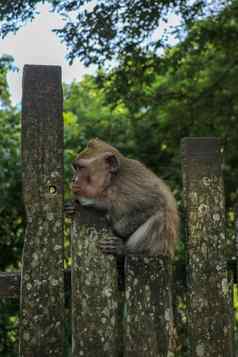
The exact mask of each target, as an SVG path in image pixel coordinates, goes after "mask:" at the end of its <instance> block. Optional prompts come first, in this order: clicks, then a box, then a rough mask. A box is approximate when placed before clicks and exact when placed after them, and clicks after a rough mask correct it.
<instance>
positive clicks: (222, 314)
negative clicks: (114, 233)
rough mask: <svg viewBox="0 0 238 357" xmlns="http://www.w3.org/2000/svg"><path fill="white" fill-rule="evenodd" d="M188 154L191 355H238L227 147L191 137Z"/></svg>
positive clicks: (185, 153)
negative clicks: (230, 268)
mask: <svg viewBox="0 0 238 357" xmlns="http://www.w3.org/2000/svg"><path fill="white" fill-rule="evenodd" d="M182 155H183V179H184V199H185V206H186V214H187V232H188V258H189V266H188V288H189V299H188V300H189V313H188V327H189V336H188V337H189V346H190V355H191V356H192V357H210V356H217V357H218V356H220V357H223V356H226V357H232V356H234V351H233V342H232V341H233V311H232V301H231V300H232V299H231V296H232V289H231V281H229V280H228V272H227V261H228V259H229V256H228V255H227V247H228V241H227V237H226V235H225V204H224V187H223V177H222V170H221V163H222V156H221V145H220V142H219V140H218V139H216V138H186V139H184V140H183V144H182Z"/></svg>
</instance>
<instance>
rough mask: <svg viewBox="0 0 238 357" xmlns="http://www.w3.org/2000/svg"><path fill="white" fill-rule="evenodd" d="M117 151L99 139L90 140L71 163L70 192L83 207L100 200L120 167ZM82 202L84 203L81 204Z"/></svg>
mask: <svg viewBox="0 0 238 357" xmlns="http://www.w3.org/2000/svg"><path fill="white" fill-rule="evenodd" d="M120 156H121V154H120V153H119V151H118V150H116V149H115V148H113V147H112V146H111V145H109V144H107V143H105V142H104V141H102V140H99V139H92V140H90V141H89V142H88V146H87V147H86V148H85V149H84V150H83V151H81V153H80V154H79V155H78V156H77V158H76V159H75V161H74V162H73V168H74V177H73V183H72V191H73V192H74V194H75V196H76V198H77V199H79V201H80V202H81V203H83V204H85V205H87V204H91V203H93V199H95V198H99V199H100V198H102V197H104V196H105V195H106V190H107V188H108V187H109V186H110V184H111V181H112V179H113V177H114V176H115V175H116V174H117V173H118V170H119V167H120ZM83 201H84V202H83Z"/></svg>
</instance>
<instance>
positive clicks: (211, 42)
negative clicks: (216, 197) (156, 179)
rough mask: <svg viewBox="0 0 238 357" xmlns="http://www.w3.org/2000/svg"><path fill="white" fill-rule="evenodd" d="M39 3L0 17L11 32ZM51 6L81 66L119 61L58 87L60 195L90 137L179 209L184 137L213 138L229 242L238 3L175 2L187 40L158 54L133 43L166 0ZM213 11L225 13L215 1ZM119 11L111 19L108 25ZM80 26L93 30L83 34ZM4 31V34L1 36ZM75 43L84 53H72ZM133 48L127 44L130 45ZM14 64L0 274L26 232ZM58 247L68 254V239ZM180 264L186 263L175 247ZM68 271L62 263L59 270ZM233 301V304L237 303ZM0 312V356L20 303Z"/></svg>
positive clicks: (1, 145)
mask: <svg viewBox="0 0 238 357" xmlns="http://www.w3.org/2000/svg"><path fill="white" fill-rule="evenodd" d="M37 2H38V1H27V2H24V4H23V2H21V1H18V2H17V3H18V5H19V6H18V7H17V6H15V5H16V2H14V4H13V3H12V2H4V6H3V7H2V8H1V6H0V9H1V10H0V13H1V16H2V19H7V21H8V22H9V26H13V27H14V26H16V27H18V26H19V25H20V22H18V21H19V19H21V21H22V20H23V18H22V16H23V10H24V11H26V13H25V15H24V16H25V19H26V18H27V17H29V16H33V13H34V6H35V4H36V3H37ZM51 2H52V3H53V4H54V6H55V8H56V10H57V11H59V12H60V13H65V12H66V11H67V12H68V14H69V17H68V24H67V25H66V27H65V29H64V31H63V32H61V36H62V37H63V38H64V39H65V41H66V42H68V45H69V47H70V49H71V55H70V56H71V58H73V57H74V56H80V57H81V58H82V59H84V60H85V61H86V62H87V63H89V62H102V61H104V60H105V59H110V58H111V57H112V56H113V55H114V53H115V54H116V56H117V60H118V61H117V62H116V66H115V68H114V69H112V70H110V71H106V70H105V69H104V70H103V69H100V70H99V71H98V74H97V76H95V77H93V76H85V78H84V79H83V80H82V81H81V82H80V83H77V82H73V83H72V84H70V85H64V122H65V183H66V198H69V197H70V190H69V183H70V180H71V176H72V172H71V162H72V160H73V159H74V157H75V156H76V153H77V152H78V151H80V150H81V149H82V148H83V147H84V146H85V145H86V143H87V141H88V139H90V138H92V137H100V138H101V139H103V140H105V141H108V142H110V143H111V144H113V145H115V146H116V147H117V148H118V149H119V150H121V151H122V152H123V153H124V154H125V155H128V156H129V157H132V158H137V159H139V160H142V161H143V162H144V163H145V164H147V165H148V166H149V167H150V168H151V169H153V170H154V171H155V172H156V173H158V174H159V175H160V176H162V177H163V178H164V179H166V181H168V182H169V184H170V185H171V186H172V188H173V191H174V192H175V194H176V198H177V200H178V202H179V205H180V207H181V192H182V190H181V168H180V161H181V158H180V141H181V139H182V138H183V137H185V136H218V137H221V138H222V141H223V144H224V152H225V163H224V165H223V167H224V174H225V190H226V204H227V218H228V228H229V231H228V233H229V235H232V233H233V225H234V205H235V204H236V203H237V200H238V189H237V177H238V164H237V163H238V151H237V132H238V87H237V83H236V82H237V80H236V78H237V77H238V61H237V58H238V46H237V35H238V21H237V17H238V6H237V5H238V1H237V0H232V1H229V2H227V4H226V5H227V6H226V8H225V9H224V10H223V11H220V12H219V11H216V12H214V13H211V12H209V11H210V10H211V9H210V10H209V11H208V5H207V4H206V2H205V1H204V2H203V1H201V2H194V5H193V10H194V11H191V12H189V11H190V10H191V7H188V6H187V5H186V4H187V2H185V1H180V2H177V1H174V2H173V4H174V6H177V7H178V4H180V5H179V6H180V7H179V9H180V12H182V13H183V17H184V19H185V20H186V21H185V24H186V28H187V30H188V33H187V34H186V35H185V33H183V37H182V38H183V40H181V41H180V42H179V44H178V45H177V46H175V47H173V48H168V49H167V50H165V51H164V52H163V54H162V55H160V56H159V55H158V53H157V52H156V46H154V45H155V44H153V43H152V42H151V46H149V47H146V46H144V44H145V42H143V45H142V46H141V42H140V39H142V41H145V39H146V36H148V35H149V34H150V33H151V31H152V30H153V28H154V27H153V26H157V25H156V23H157V22H156V21H158V18H157V17H156V16H155V12H153V14H152V13H151V12H150V10H151V9H152V8H153V9H154V7H155V6H162V7H164V9H165V12H164V13H163V11H162V12H161V13H163V14H164V15H166V9H167V8H168V4H171V2H169V1H163V2H156V1H152V2H150V3H151V8H150V7H149V6H146V4H147V3H148V2H145V1H142V0H141V1H135V2H131V3H132V4H134V5H133V6H134V8H133V7H131V8H130V7H128V2H127V1H123V2H114V1H109V2H107V4H106V5H105V2H104V4H103V2H100V1H99V2H98V7H97V8H96V10H95V8H94V10H95V11H94V12H93V9H91V10H90V9H88V10H85V4H86V2H87V1H86V0H85V1H84V0H82V1H69V0H67V1H51ZM5 3H6V4H5ZM1 4H3V2H1V0H0V5H1ZM123 4H124V8H122V6H123ZM195 4H196V6H195ZM214 4H215V2H214ZM12 6H15V10H14V11H12V10H11V8H12ZM214 6H215V5H214ZM219 6H222V3H221V2H220V1H218V8H219ZM116 8H117V9H118V18H117V20H118V22H115V23H112V22H111V21H112V19H114V17H115V16H116V15H115V14H116V13H115V11H116V10H115V9H116ZM132 9H133V11H132ZM71 11H74V12H75V19H76V20H75V23H72V19H71V17H70V16H71ZM133 12H134V13H135V16H134V17H133V16H132V14H133ZM204 12H205V15H206V16H205V15H204ZM78 13H80V14H81V15H80V16H81V17H79V18H80V19H81V20H82V24H84V23H85V27H84V28H82V27H80V26H82V24H81V25H80V26H79V28H76V26H77V16H76V15H77V14H78ZM195 14H196V16H197V15H198V14H200V18H199V20H198V21H193V20H194V16H195ZM159 15H160V14H159ZM159 15H158V16H159ZM204 16H205V18H204ZM99 19H101V20H100V21H101V22H100V21H99ZM122 19H124V20H122ZM14 21H16V22H14ZM90 21H91V22H90ZM128 21H129V22H128ZM150 21H151V23H150ZM69 23H71V25H72V26H69ZM87 24H91V25H90V28H89V25H87ZM137 24H138V26H139V29H137V27H136V25H137ZM86 25H87V26H86ZM109 25H110V26H111V27H110V26H109ZM118 25H121V26H122V27H121V28H120V26H119V27H118ZM123 26H124V27H123ZM105 27H107V29H108V31H109V32H108V33H106V32H105V31H106V29H105ZM114 27H115V28H114ZM130 27H131V28H130ZM9 29H10V27H9V28H6V30H5V33H6V32H8V31H9ZM137 30H138V31H137ZM83 31H84V33H83ZM110 31H111V32H110ZM123 31H124V32H123ZM91 35H92V36H91ZM80 36H81V37H80ZM90 36H91V37H90ZM120 36H121V37H120ZM78 37H79V38H80V39H81V41H83V46H84V47H83V46H79V44H80V42H77V41H78ZM118 41H119V42H118ZM120 41H121V42H120ZM130 41H131V43H132V46H129V45H128V43H129V44H130ZM157 45H158V44H157ZM74 46H75V47H74ZM153 46H154V47H153ZM79 49H82V50H79ZM78 51H81V52H78ZM11 65H12V63H11V59H9V58H7V57H4V58H2V59H0V167H1V170H0V196H1V201H0V269H1V270H14V269H18V266H19V261H20V254H21V249H22V242H23V228H24V213H23V206H22V201H21V184H20V181H21V167H20V157H19V156H20V153H19V150H20V127H19V121H20V119H19V113H18V112H17V111H16V110H15V109H14V108H12V107H11V105H10V97H9V92H8V89H7V82H6V73H7V70H8V69H9V66H11ZM66 231H67V232H68V227H67V226H66ZM230 233H231V234H230ZM65 248H66V251H67V252H68V251H69V242H68V241H66V243H65ZM178 257H179V259H184V257H185V247H184V246H183V245H182V244H181V246H180V247H179V254H178ZM69 264H70V259H69V257H67V259H66V266H68V265H69ZM235 303H236V305H237V301H236V300H235ZM0 310H1V311H0V354H1V355H2V356H11V357H13V356H15V355H14V353H15V352H13V347H12V346H13V344H14V339H15V338H16V333H15V330H14V329H12V326H13V325H14V326H15V320H14V319H13V315H14V314H16V311H17V306H16V305H15V304H14V303H3V302H1V305H0Z"/></svg>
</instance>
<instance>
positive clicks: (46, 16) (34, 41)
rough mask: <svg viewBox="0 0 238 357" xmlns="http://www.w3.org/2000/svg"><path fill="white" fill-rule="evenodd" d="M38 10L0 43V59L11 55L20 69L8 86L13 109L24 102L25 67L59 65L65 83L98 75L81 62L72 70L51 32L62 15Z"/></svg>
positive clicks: (42, 7) (172, 20) (175, 20)
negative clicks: (26, 65)
mask: <svg viewBox="0 0 238 357" xmlns="http://www.w3.org/2000/svg"><path fill="white" fill-rule="evenodd" d="M37 9H38V10H39V12H40V14H39V15H38V16H37V17H36V19H34V20H33V21H32V22H30V23H28V24H27V25H25V26H23V27H22V28H21V29H20V30H19V31H17V33H16V34H9V35H8V36H7V37H6V38H5V39H4V40H1V42H0V56H1V55H3V54H8V55H11V56H12V57H13V58H14V60H15V65H16V66H17V67H18V68H19V72H9V74H8V84H9V89H10V93H11V96H12V103H13V104H14V105H15V104H19V103H20V101H21V95H22V88H21V86H22V83H21V82H22V70H23V66H24V65H25V64H48V65H60V66H61V67H62V77H63V82H65V83H70V82H71V81H72V80H74V79H76V80H77V81H78V80H80V79H82V77H83V76H84V75H85V74H86V73H95V68H96V67H93V66H91V67H89V68H86V67H85V66H84V65H83V64H82V63H80V61H79V60H75V61H74V63H73V65H71V66H69V64H68V63H67V62H66V60H65V56H66V47H65V45H64V44H62V43H61V42H60V40H59V38H58V37H57V35H56V34H55V33H53V32H52V29H53V28H60V27H62V25H63V21H62V20H61V19H60V16H59V15H57V14H55V13H50V12H49V9H50V6H49V5H47V4H44V5H40V6H38V7H37ZM178 21H179V20H178V18H177V17H175V16H171V17H170V21H169V23H170V25H176V24H178ZM163 27H164V26H163ZM161 30H162V28H161ZM159 32H160V31H156V32H155V36H153V37H157V35H158V36H159ZM154 39H155V38H154ZM171 42H174V41H173V40H172V41H171Z"/></svg>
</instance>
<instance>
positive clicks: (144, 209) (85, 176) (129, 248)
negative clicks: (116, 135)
mask: <svg viewBox="0 0 238 357" xmlns="http://www.w3.org/2000/svg"><path fill="white" fill-rule="evenodd" d="M77 165H78V168H79V169H78V173H77V171H76V175H75V178H74V183H73V191H74V193H75V194H76V197H78V198H79V199H81V202H82V203H83V200H84V202H86V204H88V205H91V206H94V207H96V208H98V209H105V210H107V212H108V215H109V218H110V222H111V225H112V228H113V230H114V232H115V234H116V235H117V236H119V237H121V238H122V239H123V240H124V242H125V244H124V245H123V246H124V248H123V252H124V253H125V254H130V253H135V254H137V253H144V254H149V255H161V254H162V255H169V256H173V255H174V252H175V246H176V240H177V237H178V225H179V217H178V211H177V208H176V201H175V199H174V197H173V195H172V193H171V191H170V189H169V187H168V186H167V185H166V184H165V182H164V181H163V180H161V179H160V178H159V177H157V176H156V175H155V174H154V173H153V172H152V171H150V170H149V169H148V168H146V167H145V166H144V165H143V164H142V163H140V162H139V161H137V160H131V159H128V158H126V157H125V156H123V155H122V154H121V153H120V152H119V151H118V150H117V149H115V148H114V147H112V146H111V145H109V144H107V143H105V142H103V141H102V140H99V139H93V140H91V141H90V142H89V144H88V147H87V148H86V149H85V150H84V151H82V152H81V153H80V154H79V156H78V157H77V159H76V160H75V166H76V168H77ZM88 182H89V184H88ZM91 186H93V189H91ZM87 198H88V199H89V200H88V201H87V200H86V201H85V199H87ZM83 204H84V203H83ZM103 244H104V245H103ZM117 244H118V241H117ZM114 246H115V241H111V242H110V245H109V244H108V243H102V249H104V248H105V250H107V249H108V252H110V249H112V252H115V251H114V249H115V247H114ZM120 248H121V249H122V247H121V246H120Z"/></svg>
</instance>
